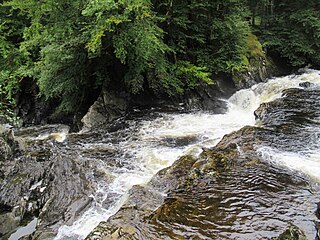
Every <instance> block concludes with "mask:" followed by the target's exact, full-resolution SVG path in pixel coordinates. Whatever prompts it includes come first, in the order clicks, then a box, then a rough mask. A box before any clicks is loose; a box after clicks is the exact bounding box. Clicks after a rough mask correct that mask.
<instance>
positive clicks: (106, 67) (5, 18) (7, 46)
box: [0, 0, 320, 116]
mask: <svg viewBox="0 0 320 240" xmlns="http://www.w3.org/2000/svg"><path fill="white" fill-rule="evenodd" d="M319 9H320V8H319V3H318V1H316V0H311V1H307V2H301V1H298V0H293V1H289V0H280V1H277V2H274V1H273V0H257V1H253V0H224V1H222V0H202V1H198V0H189V1H183V0H174V1H173V0H136V1H132V0H73V1H64V0H43V1H36V0H28V1H25V0H4V1H2V4H1V5H0V18H1V24H0V33H1V34H0V100H1V106H0V111H1V112H2V115H7V116H13V115H12V113H13V112H12V109H13V106H14V104H15V100H14V97H15V94H16V93H17V91H18V90H19V82H20V81H21V79H24V80H26V79H33V80H36V81H37V83H38V86H39V89H40V95H43V96H45V97H46V98H48V99H56V100H57V101H59V102H60V103H61V105H60V108H59V111H66V112H75V111H78V110H79V107H80V106H82V105H83V104H86V101H87V99H88V97H89V96H90V92H92V91H94V89H99V88H100V87H101V86H102V85H104V86H105V87H107V88H109V89H112V90H118V91H123V90H125V91H127V92H129V93H131V94H138V93H140V92H142V91H144V90H145V89H146V88H148V89H149V90H151V91H153V92H154V93H156V94H164V93H165V94H168V95H175V94H181V93H183V92H185V91H188V90H190V89H193V88H196V87H197V86H198V85H199V84H201V85H203V84H207V85H209V84H214V76H215V75H216V74H220V73H223V74H234V73H236V72H239V71H240V72H241V71H245V70H247V69H248V67H249V66H250V64H251V62H252V61H254V62H259V61H261V58H263V57H264V52H263V50H262V46H261V44H260V43H259V41H258V39H257V38H256V37H255V35H254V34H252V33H251V32H252V31H255V34H259V38H260V40H262V41H263V44H264V46H265V47H266V48H267V50H268V52H271V53H275V54H278V55H280V56H281V57H283V58H285V59H286V60H287V61H288V63H289V64H290V65H292V66H303V65H306V64H308V63H312V64H315V65H318V66H319V65H320V54H319V49H320V48H319V47H320V46H319V45H320V39H319V38H320V34H319V32H320V19H319V18H320V17H319V16H320V12H319V11H320V10H319ZM257 19H259V21H256V20H257ZM250 24H251V26H252V29H250ZM10 109H11V110H10ZM10 111H11V112H10ZM4 112H6V114H4ZM9 112H10V113H9Z"/></svg>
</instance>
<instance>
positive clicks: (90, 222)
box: [56, 70, 320, 239]
mask: <svg viewBox="0 0 320 240" xmlns="http://www.w3.org/2000/svg"><path fill="white" fill-rule="evenodd" d="M303 82H310V83H312V84H313V87H314V88H317V87H320V71H316V70H305V72H304V73H302V74H300V75H290V76H286V77H281V78H275V79H271V80H269V81H268V82H267V83H260V84H257V85H255V86H253V87H251V88H250V89H246V90H241V91H238V92H237V93H235V94H234V95H233V96H232V97H231V98H229V99H228V100H226V101H227V104H228V111H227V112H226V113H225V114H211V113H208V112H201V111H200V112H192V113H182V112H180V113H173V112H163V111H159V110H158V109H153V110H150V111H148V112H145V111H144V112H142V111H141V110H135V112H134V113H133V114H131V115H130V116H129V117H127V118H126V119H121V120H119V121H118V123H115V124H114V127H113V128H110V129H109V130H108V131H106V130H99V131H96V132H94V134H88V133H77V134H69V135H68V134H67V136H66V140H65V141H68V139H72V138H77V139H81V140H79V141H76V142H75V141H74V142H73V143H72V141H69V142H70V145H69V146H68V148H69V150H70V151H76V152H77V151H78V152H79V151H80V150H79V149H80V148H81V151H80V153H79V154H82V155H83V158H88V157H94V158H96V159H98V160H99V165H98V166H97V168H98V169H99V172H100V173H101V174H103V175H104V176H105V177H104V179H108V180H99V181H98V180H97V184H96V192H95V194H94V195H92V196H91V198H93V202H94V204H92V206H91V207H90V209H88V210H87V211H86V212H85V213H84V214H83V215H82V216H81V217H80V218H79V219H78V220H77V221H75V222H74V223H73V224H72V225H70V226H67V225H65V226H62V227H60V229H59V232H58V235H57V237H56V239H84V238H85V237H86V236H87V235H88V234H89V233H90V232H91V231H92V230H93V229H94V228H95V227H96V226H97V225H98V224H99V222H100V221H106V220H107V219H108V218H109V217H110V216H112V215H113V214H115V213H116V212H117V211H118V210H119V208H120V207H121V206H122V204H123V203H124V201H125V200H126V197H127V192H128V190H129V189H130V188H131V187H132V186H133V185H135V184H145V183H147V182H148V181H149V180H150V179H151V178H152V177H153V176H154V175H155V174H156V173H157V172H158V171H159V170H161V169H163V168H165V167H168V166H170V165H171V164H172V163H173V162H174V161H175V160H176V159H178V157H179V156H182V155H184V154H191V155H194V156H197V155H199V154H200V153H201V151H202V148H209V147H213V146H214V145H216V144H217V143H218V142H219V140H221V138H222V137H223V136H224V135H225V134H228V133H230V132H232V131H235V130H238V129H240V128H242V127H243V126H246V125H252V126H253V125H256V124H258V125H259V122H256V121H255V117H254V111H255V110H256V109H257V108H258V107H259V106H260V104H261V103H263V102H270V101H273V100H275V99H277V98H280V97H281V94H282V91H283V90H284V89H288V88H299V84H300V83H303ZM312 134H313V135H312V136H311V138H310V145H309V146H305V147H304V149H302V150H301V149H300V150H297V151H283V150H282V149H277V148H276V147H272V148H271V147H269V146H261V147H260V148H259V149H257V151H259V153H260V154H261V156H263V158H264V159H265V160H266V161H270V162H271V163H272V164H274V165H277V166H281V167H282V168H284V169H288V171H291V170H294V171H299V172H300V173H301V174H303V175H308V176H310V177H311V179H312V181H314V182H315V183H317V182H319V181H320V157H319V156H320V150H319V149H320V148H319V147H320V146H319V141H318V140H319V134H320V129H316V128H314V129H313V130H312ZM63 140H64V139H63ZM88 152H90V153H92V152H94V153H95V154H94V155H92V154H91V155H90V156H89V155H88V154H86V153H88ZM106 159H107V160H106ZM90 174H91V175H90ZM88 177H92V178H94V177H95V176H94V174H92V173H88ZM226 187H227V186H226Z"/></svg>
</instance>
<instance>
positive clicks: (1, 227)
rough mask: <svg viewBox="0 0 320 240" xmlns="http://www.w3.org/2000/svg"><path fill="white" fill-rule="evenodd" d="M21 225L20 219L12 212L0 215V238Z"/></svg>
mask: <svg viewBox="0 0 320 240" xmlns="http://www.w3.org/2000/svg"><path fill="white" fill-rule="evenodd" d="M19 225H20V218H17V217H16V216H15V215H14V214H13V213H12V212H9V213H5V214H0V238H1V237H2V236H4V235H6V234H8V233H10V232H12V231H13V230H15V229H16V228H17V227H18V226H19Z"/></svg>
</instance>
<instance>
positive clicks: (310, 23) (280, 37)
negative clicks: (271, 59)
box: [261, 0, 320, 67]
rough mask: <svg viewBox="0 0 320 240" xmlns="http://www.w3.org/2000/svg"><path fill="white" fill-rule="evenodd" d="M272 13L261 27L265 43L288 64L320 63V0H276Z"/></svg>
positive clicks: (298, 65)
mask: <svg viewBox="0 0 320 240" xmlns="http://www.w3.org/2000/svg"><path fill="white" fill-rule="evenodd" d="M269 12H270V11H269ZM271 13H272V14H270V13H269V16H267V19H266V20H265V22H267V24H266V25H265V26H263V29H262V30H263V31H262V35H261V38H262V40H263V42H264V46H265V47H266V48H267V49H268V50H269V51H270V52H271V53H275V54H277V55H279V56H280V57H282V58H283V59H285V60H286V61H287V63H288V65H291V66H294V67H303V66H305V65H307V64H313V65H315V66H320V50H319V49H320V8H319V1H317V0H311V1H305V2H302V1H298V0H293V1H286V0H282V1H277V2H274V3H273V8H272V11H271ZM264 15H266V14H264Z"/></svg>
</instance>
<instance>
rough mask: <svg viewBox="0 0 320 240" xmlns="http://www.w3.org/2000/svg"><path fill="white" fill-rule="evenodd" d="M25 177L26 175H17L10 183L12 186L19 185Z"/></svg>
mask: <svg viewBox="0 0 320 240" xmlns="http://www.w3.org/2000/svg"><path fill="white" fill-rule="evenodd" d="M26 177H27V175H26V174H18V175H17V176H16V177H15V178H14V179H13V180H12V181H11V183H12V184H14V185H17V184H19V183H21V182H22V181H23V180H24V179H25V178H26Z"/></svg>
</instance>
